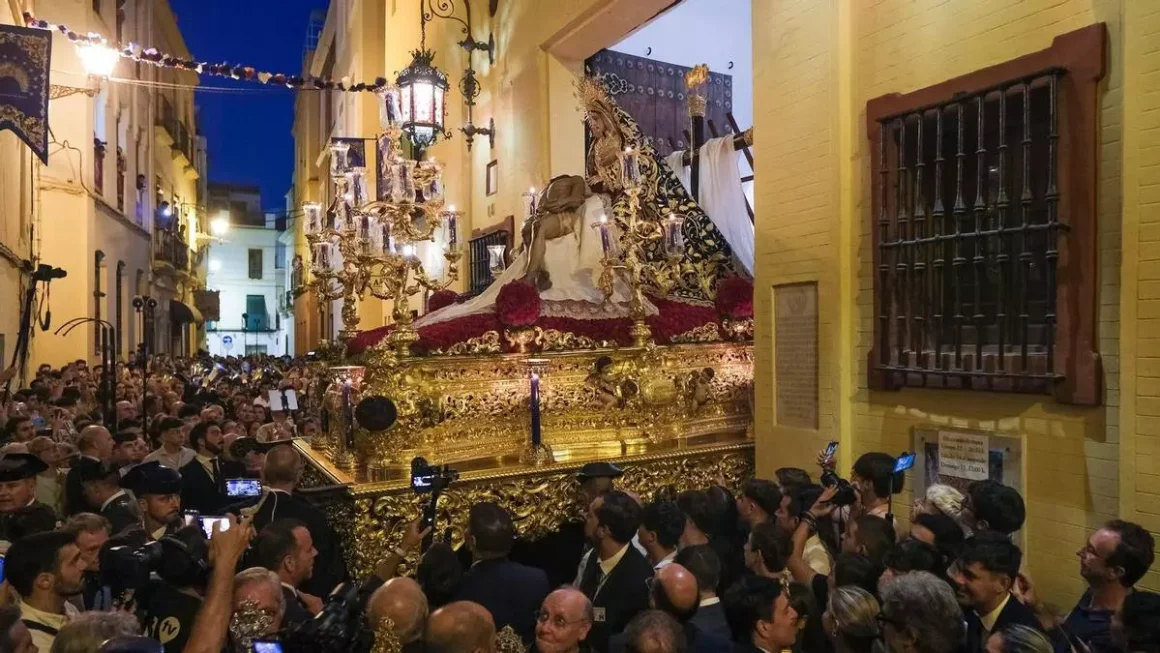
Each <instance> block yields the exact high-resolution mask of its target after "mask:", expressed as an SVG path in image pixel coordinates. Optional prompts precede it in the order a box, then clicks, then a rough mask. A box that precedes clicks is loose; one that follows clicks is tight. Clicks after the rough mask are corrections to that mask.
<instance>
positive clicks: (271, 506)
mask: <svg viewBox="0 0 1160 653" xmlns="http://www.w3.org/2000/svg"><path fill="white" fill-rule="evenodd" d="M303 464H304V463H303V462H302V455H301V454H299V453H298V451H297V450H296V449H295V448H294V446H293V445H290V444H280V445H277V446H275V447H273V448H271V449H270V451H269V452H268V453H267V454H266V461H265V464H264V465H263V467H262V486H263V492H262V496H261V497H259V498H258V500H257V501H256V502H254V501H249V502H245V503H239V504H235V505H234V506H231V507H230V508H228V509H227V512H235V513H236V512H240V511H242V510H245V511H247V512H248V513H252V514H253V515H254V522H253V523H254V529H255V530H256V531H259V532H260V531H261V530H262V529H263V528H265V527H267V526H269V525H270V524H271V523H272V522H274V521H275V520H278V519H283V518H291V519H297V520H298V521H300V522H302V523H304V524H306V528H307V529H308V530H309V531H310V537H311V539H312V540H313V541H314V548H316V549H318V561H317V563H316V564H315V565H314V574H313V575H312V576H311V577H310V579H309V580H307V581H306V582H305V583H304V584H303V585H302V589H303V590H304V591H306V592H309V593H310V594H312V595H314V596H329V595H330V591H331V590H333V589H334V588H335V586H336V585H338V584H339V583H341V582H342V581H344V580H346V565H345V563H344V562H343V559H342V551H341V550H340V548H339V540H338V536H337V535H336V534H335V533H334V529H333V528H331V526H330V522H328V521H327V519H326V514H325V513H323V512H322V511H321V510H319V509H318V508H316V507H314V506H313V505H311V504H310V503H309V502H308V501H306V500H305V499H303V498H301V497H299V496H298V495H296V494H294V490H295V489H296V488H297V487H298V483H299V481H300V480H301V478H302V468H303Z"/></svg>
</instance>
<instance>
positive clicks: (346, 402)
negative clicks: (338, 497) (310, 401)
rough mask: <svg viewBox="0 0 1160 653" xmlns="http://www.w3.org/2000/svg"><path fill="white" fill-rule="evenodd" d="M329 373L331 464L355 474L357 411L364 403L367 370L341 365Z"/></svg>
mask: <svg viewBox="0 0 1160 653" xmlns="http://www.w3.org/2000/svg"><path fill="white" fill-rule="evenodd" d="M329 371H330V385H329V386H328V387H327V389H326V397H325V399H324V400H323V410H324V411H325V413H326V415H327V420H326V421H327V426H328V430H327V433H326V439H327V441H328V448H329V449H330V452H331V462H333V463H334V466H335V467H337V468H338V469H340V470H342V471H343V472H346V473H347V474H353V473H354V472H355V469H356V457H355V455H354V454H355V430H356V429H357V428H358V424H357V423H356V421H355V418H354V410H355V406H357V405H358V402H359V400H360V399H361V395H362V391H363V378H364V376H365V374H366V368H365V367H362V366H357V365H340V366H336V367H331V368H330V370H329Z"/></svg>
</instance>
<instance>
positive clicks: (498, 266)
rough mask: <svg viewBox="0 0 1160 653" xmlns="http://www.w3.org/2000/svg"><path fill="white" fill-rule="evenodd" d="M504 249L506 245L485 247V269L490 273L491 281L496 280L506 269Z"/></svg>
mask: <svg viewBox="0 0 1160 653" xmlns="http://www.w3.org/2000/svg"><path fill="white" fill-rule="evenodd" d="M506 249H507V245H488V247H487V269H488V271H489V272H491V278H492V279H498V278H499V276H500V275H501V274H503V271H504V270H506V269H507V261H505V260H504V251H505V250H506Z"/></svg>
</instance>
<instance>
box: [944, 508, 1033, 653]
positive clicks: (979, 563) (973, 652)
mask: <svg viewBox="0 0 1160 653" xmlns="http://www.w3.org/2000/svg"><path fill="white" fill-rule="evenodd" d="M1022 561H1023V554H1022V552H1021V551H1020V550H1019V547H1017V546H1015V544H1014V543H1013V542H1011V540H1009V539H1007V536H1006V535H1004V534H1002V533H999V532H995V531H984V532H982V533H979V534H977V535H975V536H974V537H972V538H970V539H968V540H967V542H966V544H965V545H964V546H963V552H962V553H961V554H960V555H959V558H958V560H956V561H955V562H954V564H952V565H951V568H950V570H949V575H950V579H951V582H952V584H953V585H954V588H955V598H957V599H958V600H959V605H960V606H962V608H963V614H964V616H965V619H966V622H967V645H966V648H965V649H964V650H965V651H966V653H980V652H982V651H985V650H986V647H987V638H988V637H990V636H991V633H994V632H998V631H1000V630H1002V629H1004V628H1006V627H1008V626H1013V625H1020V626H1027V627H1029V628H1034V629H1036V630H1039V631H1042V630H1043V626H1042V625H1041V624H1040V622H1039V619H1038V618H1037V617H1036V616H1035V612H1034V611H1033V610H1032V609H1031V608H1029V607H1027V606H1026V605H1024V604H1023V603H1022V602H1021V601H1020V600H1019V599H1017V598H1015V596H1014V595H1012V594H1011V588H1012V586H1014V584H1015V578H1016V576H1018V575H1019V564H1020V563H1021V562H1022Z"/></svg>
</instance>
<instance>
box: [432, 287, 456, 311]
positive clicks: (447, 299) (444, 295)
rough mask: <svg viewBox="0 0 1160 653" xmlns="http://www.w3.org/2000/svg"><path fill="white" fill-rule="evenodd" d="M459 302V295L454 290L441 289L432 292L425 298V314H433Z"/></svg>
mask: <svg viewBox="0 0 1160 653" xmlns="http://www.w3.org/2000/svg"><path fill="white" fill-rule="evenodd" d="M457 301H459V293H457V292H455V291H454V290H447V289H443V290H440V291H438V292H434V293H432V294H431V296H430V297H428V298H427V312H428V313H434V312H435V311H437V310H439V309H441V308H445V307H447V306H450V305H452V304H454V303H455V302H457Z"/></svg>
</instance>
